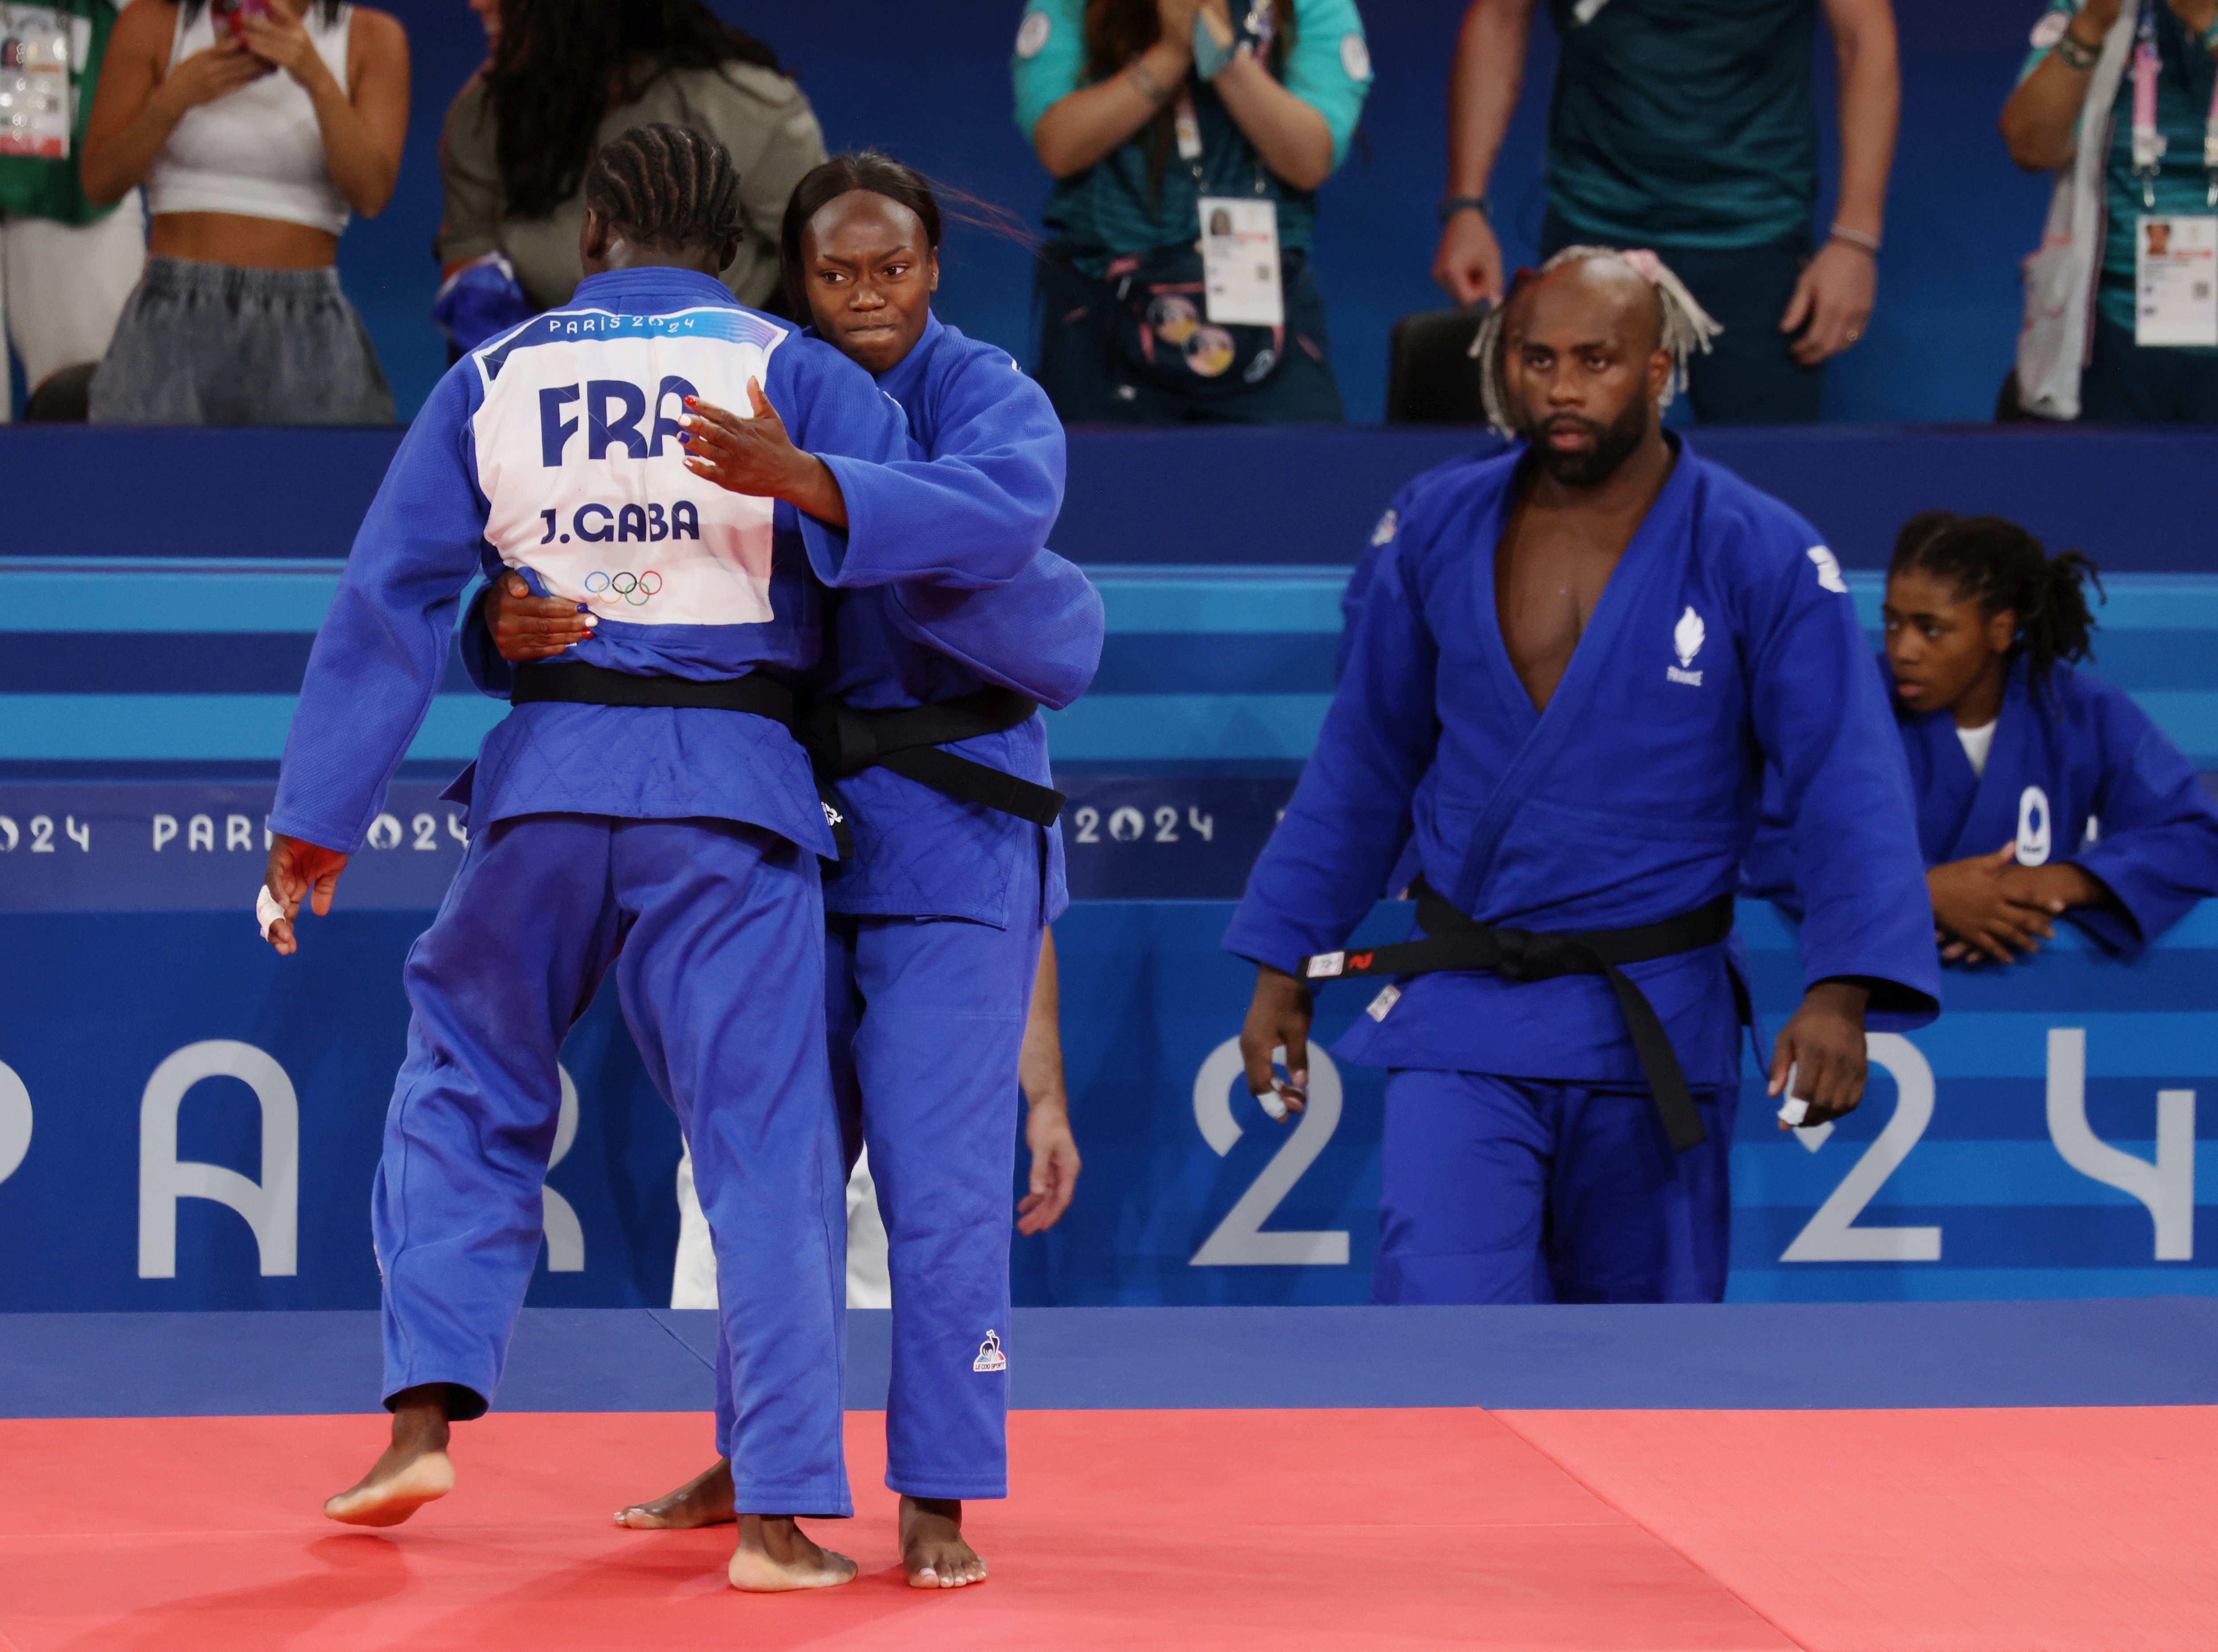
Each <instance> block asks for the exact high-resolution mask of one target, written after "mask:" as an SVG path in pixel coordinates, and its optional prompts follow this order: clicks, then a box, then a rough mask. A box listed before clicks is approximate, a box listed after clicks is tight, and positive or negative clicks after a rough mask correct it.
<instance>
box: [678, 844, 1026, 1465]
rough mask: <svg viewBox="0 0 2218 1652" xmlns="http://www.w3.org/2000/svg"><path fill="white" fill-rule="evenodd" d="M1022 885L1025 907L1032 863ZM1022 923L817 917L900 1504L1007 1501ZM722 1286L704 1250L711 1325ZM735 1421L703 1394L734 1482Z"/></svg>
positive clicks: (721, 1393) (723, 1393) (1022, 917)
mask: <svg viewBox="0 0 2218 1652" xmlns="http://www.w3.org/2000/svg"><path fill="white" fill-rule="evenodd" d="M1029 870H1030V871H1031V873H1032V877H1031V884H1032V889H1033V890H1034V891H1037V890H1038V887H1039V886H1038V869H1037V859H1036V857H1035V858H1034V864H1033V866H1032V868H1030V869H1029ZM1040 914H1041V907H1040V906H1039V904H1038V895H1037V894H1034V896H1033V898H1032V900H1030V901H1028V902H1026V903H1025V910H1023V911H1021V912H1019V913H1017V914H1016V915H1015V916H1014V917H1013V921H1011V922H1010V923H1009V924H1007V925H1006V926H996V925H990V924H982V923H976V922H972V921H970V920H968V919H917V918H865V917H857V916H852V915H840V914H834V915H833V918H832V919H831V926H830V934H829V936H828V937H827V942H826V945H825V949H824V954H825V956H824V962H825V988H824V999H825V1012H826V1028H827V1032H828V1033H829V1035H830V1037H831V1049H832V1078H833V1093H834V1095H835V1096H836V1098H837V1099H838V1103H839V1122H840V1132H841V1136H842V1139H843V1142H844V1144H845V1148H846V1156H845V1164H846V1167H847V1169H849V1170H851V1171H852V1168H853V1166H854V1163H855V1160H856V1159H857V1158H858V1156H859V1154H860V1152H861V1150H862V1149H863V1148H864V1147H867V1148H869V1149H870V1177H871V1179H872V1180H873V1181H874V1182H875V1183H876V1184H877V1193H878V1211H879V1215H880V1216H882V1217H883V1219H884V1222H885V1227H886V1259H887V1265H888V1271H889V1274H890V1276H891V1279H892V1284H893V1316H894V1324H893V1349H894V1357H893V1375H892V1382H891V1384H890V1386H889V1392H888V1395H887V1399H886V1484H887V1485H888V1486H889V1487H890V1488H893V1489H894V1490H895V1491H897V1492H901V1493H902V1494H906V1495H908V1496H911V1497H952V1498H969V1497H1006V1496H1007V1495H1008V1445H1007V1414H1008V1375H1007V1352H1005V1349H1006V1347H1007V1343H1008V1341H1009V1241H1010V1237H1011V1234H1010V1222H1011V1218H1010V1204H1011V1194H1010V1187H1011V1184H1012V1181H1013V1178H1014V1174H1015V1168H1016V1135H1017V1123H1018V1116H1019V1107H1020V1105H1021V1101H1022V1098H1021V1093H1020V1092H1019V1090H1018V1088H1017V1086H1016V1084H1015V1081H1014V1080H1015V1075H1016V1071H1017V1058H1018V1055H1019V1052H1020V1050H1021V1049H1022V1048H1023V1045H1024V1037H1025V1015H1026V1012H1027V1011H1028V1009H1029V1008H1030V1005H1031V1000H1032V981H1033V979H1034V976H1035V974H1036V972H1037V971H1038V966H1039V953H1040V931H1041V928H1042V925H1041V921H1040ZM844 1208H845V1207H844V1206H843V1207H842V1209H843V1210H844ZM704 1209H705V1206H704ZM731 1277H732V1276H731V1275H730V1274H729V1273H728V1272H727V1271H724V1259H723V1251H722V1247H721V1246H720V1247H718V1249H717V1280H718V1286H717V1302H718V1305H719V1308H720V1309H722V1310H723V1311H725V1312H726V1313H728V1311H729V1310H728V1307H726V1304H727V1302H728V1298H727V1296H726V1295H725V1294H724V1285H723V1281H725V1280H727V1279H728V1278H731ZM722 1323H724V1321H720V1324H722ZM735 1422H736V1417H735V1414H734V1409H733V1403H732V1396H731V1394H730V1392H729V1390H728V1388H727V1387H725V1386H724V1385H722V1384H720V1385H719V1387H718V1389H717V1395H716V1449H717V1450H718V1451H719V1452H721V1453H722V1454H723V1455H725V1456H727V1457H733V1461H734V1472H735V1473H736V1472H737V1471H738V1469H739V1466H740V1457H738V1456H735V1455H734V1444H733V1443H734V1439H735V1438H736V1437H737V1434H738V1430H737V1429H736V1427H735Z"/></svg>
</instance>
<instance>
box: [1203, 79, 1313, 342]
mask: <svg viewBox="0 0 2218 1652" xmlns="http://www.w3.org/2000/svg"><path fill="white" fill-rule="evenodd" d="M1177 133H1178V146H1179V157H1180V159H1182V160H1184V161H1185V162H1186V164H1187V165H1188V166H1190V167H1192V168H1193V181H1194V185H1195V188H1196V189H1197V190H1199V188H1200V185H1201V183H1202V170H1201V122H1200V121H1199V120H1198V119H1197V118H1196V116H1195V114H1194V110H1193V97H1192V96H1189V95H1185V94H1181V95H1180V98H1179V108H1178V125H1177ZM1195 205H1196V207H1198V208H1199V212H1200V215H1201V281H1202V300H1203V305H1204V308H1205V311H1206V312H1207V314H1208V317H1209V319H1210V321H1211V323H1212V324H1214V325H1217V326H1220V327H1283V326H1285V325H1286V295H1285V294H1284V293H1282V292H1281V291H1280V288H1279V205H1278V203H1277V202H1276V201H1273V200H1272V199H1271V198H1270V197H1269V196H1268V195H1265V194H1263V175H1262V170H1261V166H1260V165H1259V166H1258V167H1257V170H1256V174H1255V194H1254V195H1197V198H1196V201H1195Z"/></svg>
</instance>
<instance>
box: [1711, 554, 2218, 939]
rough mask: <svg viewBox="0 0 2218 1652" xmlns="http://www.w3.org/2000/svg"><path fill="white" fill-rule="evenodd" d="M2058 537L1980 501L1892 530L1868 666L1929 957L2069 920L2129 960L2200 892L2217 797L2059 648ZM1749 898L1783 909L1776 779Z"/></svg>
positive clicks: (2065, 583) (2067, 649) (1784, 872)
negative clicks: (1895, 765)
mask: <svg viewBox="0 0 2218 1652" xmlns="http://www.w3.org/2000/svg"><path fill="white" fill-rule="evenodd" d="M2093 573H2094V568H2093V566H2092V565H2091V563H2089V562H2088V561H2087V560H2086V559H2085V558H2084V557H2082V556H2080V555H2079V554H2077V553H2076V552H2069V551H2067V552H2066V553H2064V554H2062V555H2060V556H2055V557H2050V556H2048V555H2047V554H2045V553H2044V552H2043V551H2042V549H2041V541H2039V540H2037V539H2035V537H2034V536H2033V535H2031V534H2029V533H2028V532H2027V531H2026V530H2025V529H2023V528H2021V527H2019V526H2018V525H2017V523H2010V522H2005V521H2004V520H2002V519H2001V518H2000V517H1959V516H1955V515H1954V514H1952V513H1951V512H1948V511H1945V510H1930V511H1927V512H1925V513H1924V515H1921V516H1918V517H1911V520H1910V521H1909V522H1908V523H1906V524H1905V526H1904V528H1903V529H1902V532H1901V535H1899V537H1898V539H1897V540H1896V541H1895V551H1894V560H1893V562H1892V563H1891V564H1890V565H1889V566H1888V569H1887V601H1886V605H1885V607H1884V609H1882V618H1883V621H1884V623H1885V626H1886V633H1887V649H1886V653H1885V654H1884V655H1883V656H1882V659H1881V661H1880V676H1881V679H1882V681H1883V682H1884V684H1885V685H1886V687H1887V690H1888V694H1889V698H1891V699H1892V700H1893V702H1894V724H1895V729H1896V731H1897V733H1899V734H1900V735H1901V737H1902V749H1903V753H1904V756H1905V758H1907V759H1908V761H1909V764H1910V778H1911V787H1912V789H1913V790H1914V791H1915V793H1916V795H1917V799H1918V840H1919V844H1920V845H1921V847H1922V848H1923V849H1924V854H1925V861H1926V864H1927V866H1928V867H1929V870H1928V871H1927V873H1926V883H1927V886H1928V888H1929V889H1930V892H1931V895H1932V900H1933V913H1934V919H1935V922H1936V925H1938V928H1939V937H1938V938H1939V940H1940V943H1941V945H1942V949H1943V951H1942V956H1943V957H1945V958H1947V959H1948V960H1950V961H1951V962H1957V961H1962V962H1986V961H1990V960H1992V961H1997V962H2002V961H2007V960H2008V959H2010V957H2012V956H2017V955H2022V954H2028V953H2031V952H2033V951H2035V950H2037V949H2038V948H2039V946H2040V944H2041V942H2042V941H2044V940H2046V939H2048V938H2049V937H2051V936H2053V935H2054V932H2055V931H2054V920H2055V919H2058V918H2060V917H2061V918H2066V919H2069V920H2070V921H2071V922H2072V923H2073V924H2075V925H2079V928H2080V929H2082V930H2083V931H2085V932H2086V933H2087V934H2088V935H2089V936H2090V937H2092V938H2093V940H2094V941H2095V942H2096V944H2097V945H2099V946H2100V947H2102V948H2103V950H2105V951H2107V952H2110V953H2113V954H2116V955H2117V956H2122V957H2127V958H2132V957H2135V956H2139V955H2140V953H2141V951H2142V950H2143V949H2144V948H2146V947H2147V945H2148V944H2149V943H2151V942H2152V941H2153V940H2155V939H2156V937H2158V936H2159V935H2161V934H2162V933H2163V932H2164V931H2165V930H2167V929H2169V928H2170V927H2171V926H2172V925H2173V924H2175V923H2177V922H2178V921H2179V919H2181V918H2182V917H2184V915H2185V914H2186V913H2187V911H2188V909H2189V908H2190V907H2191V906H2194V905H2195V903H2196V901H2198V900H2204V899H2206V898H2208V897H2209V896H2210V895H2213V894H2218V809H2214V808H2213V807H2212V806H2211V801H2210V799H2209V795H2208V794H2206V793H2205V792H2204V791H2203V786H2202V783H2201V782H2200V781H2199V780H2198V779H2197V778H2196V773H2195V765H2194V764H2191V763H2190V762H2189V761H2188V759H2187V758H2186V757H2185V756H2184V754H2183V753H2182V752H2180V750H2179V748H2178V747H2177V746H2174V745H2173V744H2172V742H2171V741H2170V740H2168V739H2165V736H2164V733H2163V732H2162V731H2161V730H2160V729H2159V728H2158V727H2157V726H2156V725H2155V724H2154V723H2153V722H2151V721H2149V717H2148V714H2147V712H2145V711H2143V710H2142V709H2141V708H2140V707H2139V706H2137V705H2135V704H2134V702H2133V701H2132V700H2131V699H2129V698H2128V696H2126V695H2125V694H2124V693H2123V692H2122V691H2121V690H2117V689H2116V688H2113V687H2111V686H2110V684H2108V683H2105V682H2103V681H2102V680H2101V679H2100V678H2096V677H2092V676H2090V675H2087V674H2086V673H2085V672H2080V671H2074V670H2073V669H2072V665H2071V663H2070V662H2072V661H2074V660H2081V659H2086V658H2088V656H2089V655H2090V653H2091V652H2092V640H2093V633H2094V628H2095V622H2094V617H2093V616H2092V615H2091V612H2090V611H2089V609H2088V605H2087V597H2086V591H2085V583H2086V581H2087V579H2089V578H2090V577H2091V575H2092V574H2093ZM1767 805H1768V807H1767V813H1768V814H1770V815H1774V816H1781V818H1780V819H1777V820H1771V821H1768V822H1767V829H1766V831H1765V832H1764V833H1763V836H1762V837H1760V838H1759V839H1758V841H1757V845H1756V849H1755V850H1754V851H1751V853H1750V857H1749V868H1748V877H1749V886H1750V892H1751V893H1752V894H1763V895H1767V896H1769V897H1770V898H1772V899H1774V900H1778V901H1779V902H1780V903H1781V905H1782V906H1786V907H1787V908H1788V909H1789V910H1790V911H1795V912H1799V911H1800V909H1801V902H1800V899H1799V891H1797V890H1796V888H1794V876H1793V871H1792V869H1791V867H1789V866H1788V865H1787V863H1786V857H1785V845H1786V838H1787V834H1786V832H1785V828H1784V820H1783V815H1782V811H1781V808H1780V806H1779V803H1778V801H1777V799H1776V797H1775V796H1774V797H1772V798H1770V799H1768V800H1767Z"/></svg>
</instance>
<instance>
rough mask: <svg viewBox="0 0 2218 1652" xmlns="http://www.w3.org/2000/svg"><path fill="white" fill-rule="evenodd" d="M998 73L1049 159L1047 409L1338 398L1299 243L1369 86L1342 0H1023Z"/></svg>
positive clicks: (1128, 418) (1154, 417)
mask: <svg viewBox="0 0 2218 1652" xmlns="http://www.w3.org/2000/svg"><path fill="white" fill-rule="evenodd" d="M1013 75H1014V78H1015V82H1016V98H1017V125H1018V126H1019V127H1021V128H1022V129H1023V131H1024V133H1025V136H1026V137H1027V138H1028V139H1031V141H1032V147H1033V149H1034V150H1035V151H1037V152H1038V155H1039V158H1040V161H1041V164H1043V165H1044V166H1045V167H1046V168H1047V170H1048V171H1049V173H1050V175H1051V176H1053V177H1054V179H1055V180H1056V183H1055V188H1054V189H1053V191H1052V192H1051V193H1050V195H1049V196H1048V203H1047V214H1046V216H1047V227H1048V234H1049V238H1050V239H1049V244H1048V245H1047V247H1046V248H1045V249H1044V253H1043V258H1042V263H1041V266H1040V273H1039V291H1038V302H1039V305H1040V306H1041V310H1042V319H1041V324H1040V347H1039V369H1038V372H1039V379H1040V382H1041V383H1042V384H1044V386H1046V387H1047V393H1048V395H1049V396H1050V398H1051V399H1053V401H1054V403H1055V406H1056V411H1057V412H1058V413H1060V414H1061V415H1062V416H1063V420H1064V422H1065V423H1093V422H1100V421H1115V422H1119V423H1126V424H1176V423H1179V422H1180V421H1185V420H1203V421H1220V420H1221V421H1227V422H1233V423H1240V424H1270V423H1293V422H1337V421H1338V420H1340V419H1341V418H1343V417H1344V416H1345V415H1344V413H1343V411H1342V409H1341V399H1340V387H1339V385H1338V384H1337V382H1336V381H1335V380H1334V377H1333V372H1332V362H1331V359H1330V356H1329V347H1328V344H1327V341H1326V336H1325V318H1324V294H1323V291H1322V290H1321V289H1320V288H1319V287H1318V285H1317V275H1316V274H1315V272H1314V271H1313V270H1311V269H1310V263H1309V248H1310V235H1311V232H1312V230H1313V228H1314V226H1315V224H1316V221H1317V196H1316V190H1317V187H1318V185H1320V184H1322V183H1323V182H1324V181H1325V180H1326V179H1327V178H1328V177H1329V176H1332V173H1333V170H1334V169H1335V167H1337V166H1338V165H1339V164H1340V163H1341V158H1343V157H1344V156H1345V155H1346V154H1347V152H1348V139H1350V137H1351V136H1353V134H1354V131H1355V122H1356V118H1357V116H1358V115H1360V114H1361V113H1362V110H1363V100H1364V96H1365V95H1366V93H1367V92H1368V91H1369V90H1370V89H1371V54H1370V52H1369V50H1368V48H1367V47H1366V45H1365V43H1364V38H1363V22H1362V19H1361V18H1360V16H1359V15H1357V13H1356V9H1355V5H1354V0H1230V3H1228V0H1031V3H1030V4H1029V5H1028V6H1027V7H1026V8H1025V15H1024V22H1023V23H1022V25H1021V26H1020V27H1019V29H1018V31H1017V50H1016V59H1015V62H1014V65H1013ZM1205 198H1206V199H1207V200H1208V201H1210V204H1211V226H1212V232H1211V235H1210V236H1209V237H1208V238H1207V241H1206V251H1203V250H1201V245H1200V244H1201V243H1202V241H1203V236H1202V227H1203V226H1202V220H1201V202H1202V201H1203V200H1204V199H1205ZM1220 214H1221V216H1222V218H1223V220H1224V222H1223V223H1222V224H1221V225H1219V224H1218V223H1217V219H1218V218H1219V216H1220ZM1220 230H1221V231H1222V232H1221V233H1219V232H1217V231H1220Z"/></svg>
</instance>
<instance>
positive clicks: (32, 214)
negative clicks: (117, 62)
mask: <svg viewBox="0 0 2218 1652" xmlns="http://www.w3.org/2000/svg"><path fill="white" fill-rule="evenodd" d="M8 18H9V23H8V26H7V28H5V29H4V30H0V33H4V34H5V35H6V36H7V41H6V44H7V48H8V49H7V50H6V51H5V52H4V53H0V57H4V59H6V64H7V66H6V67H0V91H6V92H7V93H8V94H9V96H10V98H11V100H12V103H11V107H13V108H15V109H16V110H17V111H18V112H20V111H21V109H22V106H23V104H24V103H25V102H48V101H51V102H52V104H53V108H52V110H51V118H50V119H47V120H45V121H36V120H35V117H34V126H33V127H32V128H31V129H30V130H28V131H26V130H24V129H23V128H22V127H15V128H12V129H11V131H12V132H13V133H15V134H16V135H14V136H12V137H4V138H0V319H4V323H5V326H6V330H7V336H8V338H9V343H12V344H13V345H14V346H15V355H16V356H17V358H18V359H20V360H21V361H22V364H23V383H24V385H25V387H27V388H28V389H29V390H31V391H32V392H34V393H36V391H37V390H38V389H39V387H40V386H41V385H43V384H45V383H46V381H48V380H50V379H52V378H53V376H54V375H55V374H57V373H59V372H60V371H61V370H62V369H63V368H67V367H75V366H78V365H80V364H83V363H85V362H97V361H98V360H99V359H100V358H101V356H102V355H103V354H105V353H106V351H107V349H108V339H109V338H110V337H112V336H113V335H114V333H115V319H116V317H117V316H119V315H121V313H122V312H123V303H124V300H126V299H127V298H129V297H130V296H131V289H132V288H134V287H136V286H137V285H138V284H139V271H140V269H142V268H143V267H144V266H145V264H146V212H145V209H144V208H143V207H141V205H140V203H139V193H138V191H137V190H135V189H134V190H133V191H132V192H131V193H130V194H129V195H126V196H125V197H124V198H123V200H122V201H120V202H118V203H117V204H116V205H115V206H113V207H96V206H94V205H93V204H92V203H91V202H90V201H88V200H86V199H85V194H84V186H83V185H82V184H81V183H79V182H78V181H77V158H78V157H79V156H80V155H81V154H82V153H83V152H84V127H85V121H87V119H89V118H90V115H91V114H92V90H93V86H94V84H95V83H96V81H97V80H98V78H99V76H100V65H101V59H102V57H103V56H104V55H105V53H106V52H107V50H108V34H109V32H110V31H111V30H112V29H113V28H115V5H114V4H113V3H112V0H44V3H41V4H36V5H16V6H12V7H10V8H9V12H8ZM46 82H53V83H59V84H55V85H53V86H52V87H51V88H49V87H47V86H46V85H44V84H41V83H46ZM16 83H20V84H16ZM8 417H9V406H8V403H7V400H6V399H5V398H4V397H0V423H4V422H5V421H6V420H7V418H8Z"/></svg>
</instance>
